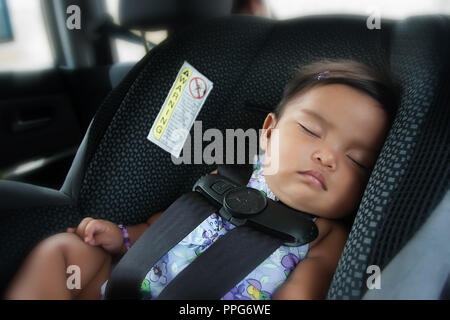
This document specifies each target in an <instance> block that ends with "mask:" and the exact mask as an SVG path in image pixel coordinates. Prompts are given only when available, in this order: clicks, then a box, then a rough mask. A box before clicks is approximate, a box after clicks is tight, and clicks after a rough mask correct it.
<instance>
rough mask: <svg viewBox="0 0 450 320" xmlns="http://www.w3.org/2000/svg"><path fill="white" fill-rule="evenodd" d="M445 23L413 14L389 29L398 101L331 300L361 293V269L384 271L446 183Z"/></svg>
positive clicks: (449, 137) (449, 50)
mask: <svg viewBox="0 0 450 320" xmlns="http://www.w3.org/2000/svg"><path fill="white" fill-rule="evenodd" d="M449 22H450V19H449V17H448V16H434V17H414V18H408V19H406V20H405V21H402V22H400V23H398V24H397V25H396V27H395V30H394V34H393V38H392V39H393V42H392V52H391V63H392V67H393V71H394V74H396V75H397V76H398V77H399V79H400V81H401V83H402V86H403V91H404V92H403V95H402V101H401V105H400V109H399V111H398V113H397V117H396V120H395V122H394V124H393V127H392V129H391V131H390V133H389V137H388V138H387V140H386V142H385V145H384V147H383V149H382V151H381V153H380V155H379V158H378V161H377V164H376V166H375V168H374V170H373V172H372V175H371V178H370V180H369V183H368V185H367V187H366V191H365V194H364V197H363V199H362V202H361V204H360V208H359V211H358V215H357V217H356V219H355V221H354V224H353V228H352V230H351V233H350V235H349V238H348V241H347V244H346V246H345V248H344V252H343V254H342V256H341V260H340V262H339V265H338V268H337V270H336V273H335V275H334V279H333V282H332V284H331V288H330V291H329V293H328V297H329V298H330V299H360V298H361V297H362V295H363V294H364V292H365V291H366V290H367V287H366V279H367V277H368V276H369V274H368V273H366V270H367V267H368V266H370V265H378V266H379V267H380V268H381V269H382V268H383V267H384V266H385V265H386V264H387V263H388V262H389V260H390V259H391V258H392V257H393V256H394V255H395V254H396V253H397V252H398V251H399V250H400V249H401V248H402V247H403V246H404V245H405V243H406V242H407V241H408V240H409V239H410V238H411V236H412V235H413V234H414V233H415V231H417V230H418V228H419V227H420V226H421V225H423V223H424V222H425V221H426V219H427V217H428V216H429V214H430V213H431V212H432V211H433V210H434V208H435V207H436V205H437V204H438V203H439V201H440V199H442V197H443V195H444V193H445V192H446V190H447V189H448V186H449V179H450V172H449V165H448V164H449V163H450V143H449V142H450V130H449V129H450V128H449V125H448V124H449V123H450V108H449V104H450V97H449V92H450V79H449V76H450V66H449V65H450V60H449V59H448V57H449V56H450V47H449V45H450V42H449V38H450V25H449ZM442 281H443V283H444V282H445V279H442Z"/></svg>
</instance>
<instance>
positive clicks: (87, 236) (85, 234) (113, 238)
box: [67, 218, 123, 254]
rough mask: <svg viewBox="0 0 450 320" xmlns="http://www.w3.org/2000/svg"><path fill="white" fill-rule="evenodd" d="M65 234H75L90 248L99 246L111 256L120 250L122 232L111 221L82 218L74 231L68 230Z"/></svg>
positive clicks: (72, 229)
mask: <svg viewBox="0 0 450 320" xmlns="http://www.w3.org/2000/svg"><path fill="white" fill-rule="evenodd" d="M67 232H72V233H76V234H77V235H78V236H79V237H80V238H81V239H83V240H84V242H86V243H88V244H90V245H91V246H101V247H103V248H104V249H105V250H106V251H108V252H110V253H112V254H117V253H119V252H120V251H121V249H122V245H123V236H122V230H120V228H119V227H118V226H117V225H116V224H115V223H113V222H111V221H107V220H97V219H93V218H84V219H83V220H82V221H81V222H80V224H79V225H78V227H77V228H76V229H75V228H68V229H67Z"/></svg>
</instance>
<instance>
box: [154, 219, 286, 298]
mask: <svg viewBox="0 0 450 320" xmlns="http://www.w3.org/2000/svg"><path fill="white" fill-rule="evenodd" d="M282 244H283V241H282V240H281V239H279V238H276V237H272V236H270V235H267V234H264V233H262V232H260V231H258V230H255V229H253V228H250V227H247V226H241V227H237V228H235V229H233V230H231V231H229V232H228V233H227V234H225V235H224V236H223V237H221V238H220V239H218V240H217V241H216V242H215V243H214V244H213V245H212V246H211V247H210V248H208V249H207V250H206V251H205V252H203V253H202V254H201V255H200V256H198V257H197V258H196V259H195V260H194V261H193V262H192V263H191V264H189V265H188V266H187V267H186V268H185V269H184V270H183V271H181V272H180V273H179V274H178V275H177V277H175V279H173V280H172V281H171V282H170V283H169V284H168V285H167V287H166V288H164V290H163V291H162V292H161V293H160V295H159V296H158V299H159V300H166V299H216V300H217V299H220V298H222V297H223V296H224V295H225V294H226V293H227V292H229V291H230V290H231V289H232V288H233V287H234V286H235V285H237V284H238V283H239V282H240V281H241V280H242V279H244V277H245V276H247V275H248V274H249V273H250V272H251V271H252V270H254V269H255V268H256V267H258V266H259V265H260V264H261V263H262V262H264V260H265V259H266V258H267V257H269V256H270V255H271V254H272V253H273V252H275V250H276V249H278V248H279V247H280V246H281V245H282Z"/></svg>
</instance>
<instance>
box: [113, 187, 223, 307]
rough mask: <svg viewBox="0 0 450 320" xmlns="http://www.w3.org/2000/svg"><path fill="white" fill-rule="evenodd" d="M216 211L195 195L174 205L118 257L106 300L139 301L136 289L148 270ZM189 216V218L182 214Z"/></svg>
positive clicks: (184, 198)
mask: <svg viewBox="0 0 450 320" xmlns="http://www.w3.org/2000/svg"><path fill="white" fill-rule="evenodd" d="M215 211H217V208H216V207H214V206H213V205H211V204H210V203H209V202H207V201H205V200H204V197H203V196H202V195H201V194H200V193H198V192H190V193H188V194H184V195H183V196H182V197H181V198H180V199H179V200H178V201H175V202H174V203H173V204H172V205H171V206H170V207H169V208H168V209H167V210H166V211H165V212H164V213H163V215H162V216H161V217H160V218H159V219H157V220H156V221H155V222H154V223H153V224H152V225H151V226H150V227H149V228H148V229H147V230H146V231H145V232H144V234H142V235H141V236H140V238H139V240H138V241H137V242H136V243H135V244H134V245H133V246H132V247H131V248H130V250H129V251H128V252H127V253H126V254H125V255H124V256H123V257H122V259H121V260H120V261H119V263H118V264H117V266H116V267H115V268H114V270H113V271H112V273H111V277H110V279H109V281H108V285H107V288H106V295H105V298H106V299H132V300H136V299H140V298H141V296H140V289H141V284H142V281H143V280H144V278H145V276H146V275H147V273H148V272H149V271H150V269H151V268H152V267H153V266H154V265H155V264H156V263H157V262H158V261H159V260H160V259H161V257H163V256H164V255H165V254H166V253H167V252H168V251H169V250H170V249H172V248H173V247H174V246H175V245H176V244H178V243H179V242H180V241H181V240H183V239H184V238H185V237H186V236H187V235H188V234H189V233H190V232H191V231H192V230H194V229H195V228H196V227H197V226H198V225H199V224H200V223H201V222H202V221H204V220H205V219H206V218H207V217H208V216H209V215H211V214H212V213H213V212H215ZM185 212H189V214H185V215H184V214H183V213H185Z"/></svg>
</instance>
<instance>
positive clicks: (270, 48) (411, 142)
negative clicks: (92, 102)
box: [0, 16, 448, 298]
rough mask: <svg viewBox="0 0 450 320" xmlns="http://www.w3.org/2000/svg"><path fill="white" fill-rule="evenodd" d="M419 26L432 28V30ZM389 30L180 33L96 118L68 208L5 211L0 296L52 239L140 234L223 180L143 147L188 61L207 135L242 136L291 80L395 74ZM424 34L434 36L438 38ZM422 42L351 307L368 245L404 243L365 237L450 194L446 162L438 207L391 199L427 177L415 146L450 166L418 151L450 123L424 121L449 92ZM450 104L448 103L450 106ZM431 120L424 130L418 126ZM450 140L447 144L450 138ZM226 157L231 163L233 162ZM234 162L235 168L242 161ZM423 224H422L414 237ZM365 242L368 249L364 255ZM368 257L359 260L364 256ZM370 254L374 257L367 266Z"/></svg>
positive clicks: (324, 23) (339, 21) (373, 206)
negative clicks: (367, 70) (364, 67)
mask: <svg viewBox="0 0 450 320" xmlns="http://www.w3.org/2000/svg"><path fill="white" fill-rule="evenodd" d="M413 22H414V20H413ZM407 23H408V22H407ZM423 24H424V27H425V28H430V27H428V25H429V24H428V20H427V19H424V21H423ZM393 27H394V23H393V21H385V22H384V23H383V28H382V29H381V30H368V29H367V28H366V17H358V16H330V17H326V18H324V17H308V18H303V19H295V20H289V21H272V20H268V19H263V18H256V17H239V16H238V17H229V18H223V19H218V20H215V21H209V22H207V23H204V24H202V25H197V26H193V27H189V28H186V30H183V31H182V32H179V33H175V34H174V35H173V36H171V37H170V39H168V40H167V41H164V42H163V43H162V44H160V45H159V46H158V47H156V48H155V49H153V50H151V51H150V52H149V54H147V56H146V57H145V58H144V59H142V60H141V61H140V62H139V63H138V64H137V65H136V66H135V67H134V68H133V69H132V70H131V71H130V73H128V74H127V76H126V77H125V78H124V79H123V80H122V81H121V82H120V84H119V85H118V86H117V87H116V89H115V90H113V91H112V92H111V94H110V95H109V96H108V97H107V99H106V100H105V101H104V102H103V104H102V105H101V107H100V108H99V110H98V112H97V114H96V116H95V117H94V119H93V121H92V123H91V125H90V126H89V129H88V132H87V133H86V136H85V138H84V140H83V143H82V144H81V146H80V148H79V150H78V152H77V156H76V158H75V160H74V163H73V165H72V168H71V170H70V171H69V174H68V176H67V178H66V181H65V183H64V186H63V187H62V188H61V190H60V192H56V193H57V194H58V196H57V195H54V196H55V198H58V199H59V196H60V195H62V196H64V197H69V198H70V201H68V202H67V203H66V202H64V203H60V202H58V201H59V200H54V201H53V202H50V203H53V204H50V203H49V204H48V205H45V204H39V205H33V206H30V207H28V208H24V207H23V206H19V207H17V208H14V207H13V206H9V207H8V209H7V210H6V209H1V207H0V209H1V210H0V212H1V215H0V217H1V225H0V226H1V228H2V229H1V232H0V243H2V246H1V247H0V256H1V257H8V259H1V260H0V271H1V273H0V289H3V288H4V286H5V284H6V283H7V282H8V281H9V280H10V279H11V277H12V276H13V274H14V272H15V271H16V270H17V268H18V267H19V265H20V263H21V262H22V261H23V259H24V257H25V256H26V254H27V253H28V252H29V251H30V250H31V249H32V248H33V246H34V245H35V244H37V243H38V242H39V241H40V240H42V239H43V238H44V237H46V236H49V235H51V234H53V233H57V232H61V231H65V229H66V228H67V227H69V226H74V225H76V224H77V223H79V221H80V220H81V219H82V218H83V217H86V216H91V217H94V218H101V219H108V220H111V221H113V222H115V223H122V224H126V225H132V224H137V223H141V222H143V221H145V220H146V219H148V218H149V216H150V215H151V214H153V213H156V212H158V211H160V210H162V209H165V208H167V207H168V206H169V205H170V204H171V203H172V202H173V201H174V200H175V199H176V198H177V197H179V196H180V195H181V194H182V193H184V192H186V191H188V190H190V189H191V187H192V185H193V184H194V182H195V181H196V180H197V179H198V178H199V177H200V176H201V175H202V174H204V173H206V172H210V171H212V170H213V169H215V166H214V165H206V164H202V165H190V164H183V165H175V164H173V162H172V160H171V157H170V154H168V153H166V152H165V151H163V150H162V149H160V148H159V147H157V146H156V145H154V144H152V143H151V142H149V141H148V140H147V138H146V137H147V135H148V132H149V131H150V128H151V126H152V124H153V121H154V119H155V117H156V115H157V114H158V112H159V110H160V108H161V106H162V105H163V102H164V100H165V98H166V96H167V94H168V92H169V90H170V88H171V86H172V83H173V82H174V80H175V78H176V75H177V73H178V71H179V69H180V67H181V66H182V64H183V62H184V61H188V62H189V63H190V64H191V65H193V66H194V67H195V68H196V69H197V70H199V71H200V72H201V73H203V74H204V75H205V76H206V77H207V78H209V79H210V80H211V81H212V82H213V83H214V89H213V90H212V91H211V93H210V95H209V96H208V99H207V100H206V103H205V104H204V106H203V108H202V110H201V112H200V114H199V116H198V118H197V120H199V121H202V131H203V132H204V131H205V130H207V129H208V128H217V129H219V130H220V131H222V132H225V129H237V128H240V129H243V130H244V131H245V130H246V129H248V128H256V129H259V128H260V127H261V125H262V122H263V120H264V117H265V115H266V113H267V111H271V110H272V109H273V108H274V107H275V105H276V103H277V102H278V100H279V99H280V98H281V94H282V91H283V88H284V86H285V84H286V83H287V81H288V80H289V78H290V77H291V76H292V75H293V70H294V68H295V67H298V66H299V65H303V64H305V63H308V62H310V61H312V60H316V59H320V58H325V57H327V58H348V59H355V60H358V61H362V62H365V63H367V64H368V65H370V66H372V67H374V68H386V67H387V68H389V67H390V66H389V61H390V59H389V57H390V54H391V51H393V48H391V43H390V40H391V39H392V37H393V34H392V31H393ZM403 28H404V29H402V28H400V30H398V28H397V31H396V32H397V34H399V33H400V36H402V34H401V33H402V32H407V28H406V27H403ZM243 30H245V32H243ZM413 30H414V28H413ZM426 30H428V31H431V32H435V30H434V28H430V29H426ZM433 34H434V33H433ZM424 40H427V41H428V42H427V43H425V44H424V43H421V44H420V46H419V44H418V43H414V42H413V41H412V42H413V44H411V45H410V44H409V42H407V43H406V44H405V46H407V47H406V48H404V49H402V50H406V51H409V50H411V51H412V53H413V54H412V55H411V58H410V60H405V61H402V60H400V61H399V60H398V58H397V60H396V58H395V57H398V56H396V55H393V57H394V59H393V61H394V62H395V64H398V67H399V68H400V69H399V71H398V72H399V74H400V76H401V77H402V81H404V82H406V84H407V91H406V92H407V94H406V96H405V97H404V100H403V102H402V109H401V112H400V115H399V117H398V120H396V123H395V124H394V129H393V130H392V131H391V135H392V137H390V140H389V142H388V143H387V146H385V148H384V151H383V152H384V155H383V156H382V157H381V159H380V161H378V164H377V167H376V169H375V171H374V176H372V178H371V182H369V187H368V189H367V190H366V193H365V197H364V199H363V202H362V205H361V208H360V210H361V212H360V213H361V214H359V215H358V217H357V221H356V222H355V228H356V231H355V230H354V231H352V234H353V235H352V234H351V235H350V239H349V243H348V244H347V247H346V251H344V255H343V261H342V263H341V264H340V265H339V268H338V272H337V275H336V277H335V281H334V282H333V284H332V288H331V291H330V296H329V297H330V298H346V297H349V293H348V292H347V290H350V292H351V293H352V292H353V291H352V290H353V288H358V290H359V291H358V292H357V293H355V295H352V297H360V296H361V290H360V289H361V286H360V285H359V284H360V283H361V281H362V280H361V279H359V278H358V277H357V272H360V270H361V268H363V267H364V265H365V264H366V263H367V260H368V253H370V252H371V250H370V246H371V244H370V243H372V244H376V243H377V242H375V240H373V239H375V238H376V237H377V236H380V232H389V234H397V228H400V227H401V225H399V224H398V223H396V224H393V225H392V227H393V228H395V229H393V230H391V229H387V230H381V229H377V228H374V230H371V232H372V233H371V234H370V237H368V238H367V237H366V236H365V232H366V230H367V228H371V227H372V224H373V223H374V221H375V222H379V221H380V220H382V219H383V216H381V215H379V214H378V207H379V206H381V205H383V206H384V208H385V207H386V206H389V207H395V206H398V204H399V203H403V197H406V196H407V195H409V194H412V195H413V196H414V197H418V195H421V194H423V195H424V198H423V199H425V201H426V204H427V205H428V206H430V207H432V206H433V204H434V203H435V201H437V200H435V198H439V193H440V192H441V189H440V188H443V184H445V183H446V181H447V182H448V175H447V178H445V177H446V176H445V175H444V174H443V173H442V165H441V163H440V162H438V163H437V164H436V169H435V168H433V170H434V171H433V173H434V174H438V175H440V176H442V177H444V180H440V179H435V182H436V181H437V182H436V183H438V184H439V185H436V184H435V183H434V182H432V183H430V182H429V181H428V180H427V179H425V180H424V187H431V188H434V189H433V190H434V191H435V192H434V193H433V197H428V194H425V193H424V192H423V189H422V185H420V186H418V184H415V185H414V186H413V187H411V188H410V189H406V190H408V192H410V193H407V194H403V193H397V194H394V195H393V196H392V195H391V192H394V191H395V190H397V189H396V188H394V187H396V186H397V185H398V184H399V181H398V180H399V177H403V176H405V174H406V173H409V174H410V175H411V174H412V173H413V172H415V171H409V169H408V170H407V167H409V166H411V168H412V169H411V170H413V169H414V170H418V172H420V169H421V168H423V167H427V166H426V165H427V164H428V162H427V160H428V158H426V159H424V158H423V156H421V153H417V152H419V151H422V150H421V149H418V151H417V152H415V150H416V149H415V148H414V147H415V145H423V146H424V147H426V148H428V147H430V148H431V150H430V151H429V152H430V154H433V155H437V156H441V157H442V158H441V159H444V157H445V156H446V155H447V156H448V150H447V153H446V154H442V153H439V152H437V151H436V148H437V147H439V146H441V144H440V143H435V144H430V143H428V145H425V144H424V143H425V142H426V141H427V140H425V142H422V143H421V144H420V143H418V142H417V141H418V140H419V138H418V135H419V133H420V132H421V131H423V132H425V133H427V134H428V133H429V132H428V131H431V132H430V136H426V137H424V138H423V139H428V138H429V139H431V140H430V141H433V142H435V141H438V140H435V139H438V138H441V137H442V136H439V134H440V133H439V132H440V130H441V129H439V126H440V127H442V125H443V124H442V123H440V121H443V119H442V118H440V117H441V116H442V117H444V119H445V117H448V112H447V113H445V112H443V111H442V110H439V109H438V108H436V109H433V108H432V109H433V110H436V112H439V113H438V115H439V117H431V118H429V119H428V117H429V115H431V114H433V113H430V112H427V111H428V109H430V105H432V106H433V107H434V106H436V105H437V106H439V108H441V109H442V105H441V104H440V103H441V102H439V101H437V100H436V99H437V96H438V90H439V88H441V85H442V84H441V82H440V80H439V79H440V76H441V75H440V74H436V73H435V71H436V70H435V69H436V68H435V66H436V64H437V62H436V59H440V57H438V56H431V57H430V56H424V57H423V56H421V53H422V51H424V52H431V51H430V50H435V49H436V48H434V47H433V46H431V45H432V44H434V42H433V41H434V40H433V39H428V38H426V39H424ZM398 41H400V40H398ZM401 45H402V44H401V43H398V42H394V48H396V52H397V53H398V54H399V55H401V54H402V52H403V51H402V50H400V49H401V48H398V46H401ZM395 46H397V47H395ZM410 46H411V48H410ZM422 46H424V48H422ZM430 46H431V47H430ZM415 50H417V51H415ZM407 55H409V52H408V54H407ZM430 59H431V61H428V60H430ZM432 67H433V68H432ZM402 70H406V71H402ZM430 72H431V73H430ZM422 73H423V74H422ZM415 77H416V78H417V80H414V78H415ZM416 86H417V88H416ZM447 92H448V91H447ZM443 99H444V98H443ZM445 99H447V100H446V101H448V96H447V98H445ZM444 111H445V110H444ZM440 112H443V113H442V115H441V113H440ZM424 118H427V119H428V120H427V121H419V122H417V121H416V120H417V119H419V120H420V119H424ZM436 121H437V122H436ZM443 134H444V135H445V134H446V133H443ZM192 135H193V130H191V136H192ZM446 137H447V138H448V135H447V136H443V138H446ZM209 143H210V142H209V141H203V142H202V143H200V145H197V146H196V145H194V143H192V145H191V154H192V158H193V157H194V153H195V152H198V150H203V149H202V148H204V147H206V145H208V144H209ZM235 146H236V145H235ZM224 147H225V143H224ZM425 151H428V150H427V149H426V150H425ZM200 152H201V151H200ZM390 153H392V155H390ZM223 154H224V155H226V152H225V150H224V153H223ZM416 158H418V159H419V160H416ZM234 160H235V163H236V153H235V154H234ZM424 160H425V163H423V161H424ZM415 161H418V162H417V163H416V162H415ZM384 167H386V169H384ZM444 173H445V172H444ZM389 179H394V181H395V183H389V184H386V181H387V182H390V180H389ZM445 179H447V180H445ZM420 181H422V180H420ZM413 182H417V181H416V180H413ZM403 183H406V184H407V183H408V181H404V182H403ZM417 183H418V182H417ZM2 185H3V186H2ZM0 187H4V188H7V187H8V185H7V183H6V182H2V181H0ZM415 188H417V190H416V189H415ZM1 190H2V189H1V188H0V192H1ZM27 192H29V193H32V192H33V191H30V190H27ZM0 196H1V195H0ZM408 201H410V199H408ZM415 205H418V204H417V203H415ZM419 207H420V208H422V206H419ZM380 208H381V207H380ZM424 211H425V212H427V211H426V210H424ZM375 213H376V215H375ZM181 215H182V213H180V216H181ZM386 217H387V218H389V217H390V216H389V215H388V216H386ZM368 218H370V219H368ZM423 221H424V219H418V220H417V221H416V222H415V223H416V224H415V225H417V226H418V225H420V223H421V222H423ZM377 225H378V224H377ZM377 225H375V227H376V226H377ZM407 226H408V227H409V225H407ZM409 229H411V228H409ZM409 229H408V230H409ZM361 232H362V234H363V236H361ZM399 234H402V233H401V232H400V233H399ZM389 236H390V235H389ZM366 239H369V240H370V241H371V242H370V243H367V241H366ZM361 247H362V248H363V250H364V251H363V252H360V251H359V248H361ZM376 248H377V247H376ZM376 250H378V251H375V252H379V251H380V249H376ZM381 252H382V250H381ZM389 253H391V251H389ZM394 253H395V250H394ZM355 254H356V255H355ZM362 254H366V256H365V257H364V258H363V259H362V258H361V255H362ZM358 259H359V260H358ZM355 263H357V267H355V265H354V264H355ZM355 274H356V276H355ZM348 279H350V280H348ZM349 281H350V282H351V285H349ZM358 281H359V282H358ZM348 288H350V289H348Z"/></svg>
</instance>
